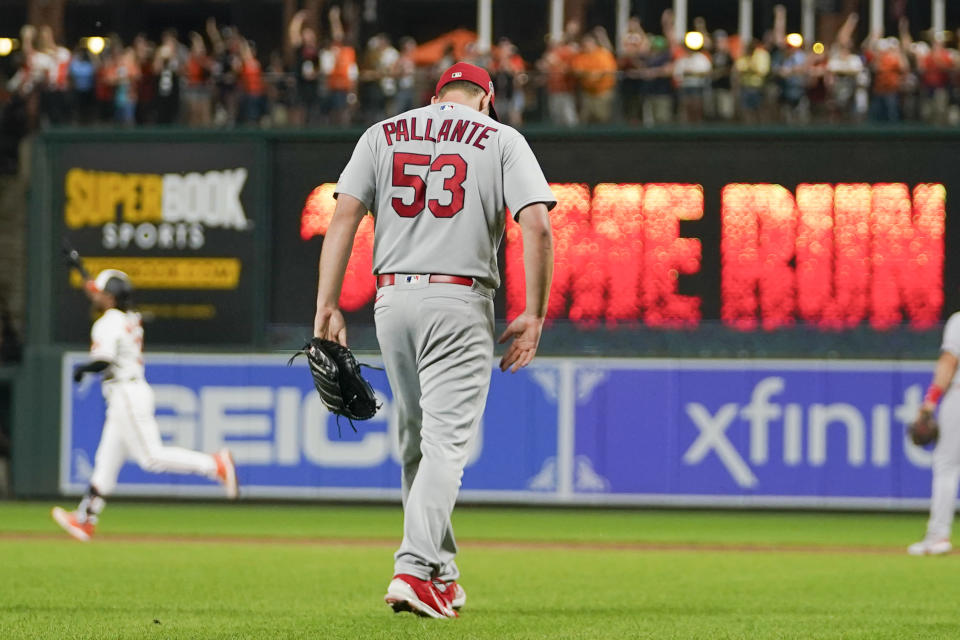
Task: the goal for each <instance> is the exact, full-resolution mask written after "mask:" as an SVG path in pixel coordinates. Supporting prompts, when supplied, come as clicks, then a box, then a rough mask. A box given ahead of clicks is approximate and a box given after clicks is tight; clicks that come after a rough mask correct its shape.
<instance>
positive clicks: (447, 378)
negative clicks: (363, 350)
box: [336, 102, 556, 581]
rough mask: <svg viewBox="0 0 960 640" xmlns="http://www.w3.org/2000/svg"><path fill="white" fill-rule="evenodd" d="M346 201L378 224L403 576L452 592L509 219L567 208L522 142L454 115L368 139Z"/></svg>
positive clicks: (495, 125) (446, 107)
mask: <svg viewBox="0 0 960 640" xmlns="http://www.w3.org/2000/svg"><path fill="white" fill-rule="evenodd" d="M336 193H337V194H341V193H345V194H348V195H351V196H353V197H355V198H357V199H358V200H360V201H361V202H363V203H364V204H365V205H366V206H367V208H368V209H369V210H370V211H371V212H372V213H373V215H374V217H375V220H376V224H375V232H374V249H373V270H374V273H375V274H377V275H378V276H379V280H380V288H379V289H378V291H377V298H376V302H375V305H374V317H375V322H376V328H377V339H378V341H379V343H380V348H381V351H382V353H383V360H384V364H385V367H386V371H387V377H388V378H389V380H390V386H391V388H392V389H393V394H394V403H395V406H396V408H397V412H398V418H399V437H400V452H401V457H402V465H403V473H402V489H403V491H402V495H403V504H404V530H403V542H402V543H401V545H400V549H399V550H398V551H397V553H396V555H395V556H394V558H395V572H396V573H398V574H410V575H412V576H415V577H417V578H420V579H422V580H430V579H433V578H438V579H440V580H444V581H450V580H455V579H457V578H458V576H459V570H458V569H457V566H456V563H455V562H454V556H455V555H456V552H457V546H456V542H455V540H454V536H453V527H452V525H451V523H450V516H451V514H452V512H453V507H454V503H455V502H456V498H457V494H458V492H459V489H460V479H461V477H462V475H463V469H464V466H465V465H466V461H467V444H468V443H469V442H470V440H471V438H472V437H473V436H474V434H475V432H476V428H477V425H478V423H479V421H480V418H481V416H482V414H483V408H484V405H485V403H486V397H487V390H488V388H489V386H490V372H491V367H492V363H493V328H494V320H493V290H494V289H495V288H496V287H497V286H499V284H500V276H499V269H498V267H497V249H498V247H499V245H500V241H501V239H502V237H503V231H504V227H505V225H506V216H505V210H506V209H507V208H509V209H510V211H512V212H513V214H514V215H516V214H517V213H519V212H520V211H521V210H522V209H523V208H524V207H526V206H528V205H531V204H535V203H545V204H546V205H547V206H548V207H553V206H554V205H555V204H556V201H555V199H554V197H553V194H552V193H551V191H550V187H549V185H548V184H547V182H546V180H545V179H544V177H543V172H542V171H541V169H540V166H539V164H538V163H537V160H536V157H534V155H533V152H532V151H531V150H530V147H529V145H527V142H526V140H524V138H523V136H521V135H520V133H518V132H517V131H516V130H515V129H513V128H511V127H509V126H507V125H504V124H502V123H500V122H497V121H495V120H493V119H492V118H489V117H487V116H486V115H484V114H482V113H480V112H479V111H476V110H474V109H471V108H470V107H467V106H465V105H461V104H455V103H450V102H441V103H438V104H434V105H430V106H427V107H422V108H419V109H413V110H411V111H407V112H405V113H403V114H400V115H398V116H395V117H393V118H390V119H387V120H384V121H383V122H380V123H378V124H376V125H374V126H372V127H370V128H369V129H368V130H367V131H366V132H365V133H364V135H363V136H362V137H361V138H360V140H359V142H358V143H357V146H356V148H355V149H354V152H353V156H352V157H351V158H350V161H349V163H348V164H347V166H346V168H345V169H344V170H343V173H342V174H341V176H340V180H339V182H338V183H337V189H336ZM390 276H392V280H393V283H392V284H391V283H390V282H389V279H388V280H385V278H389V277H390ZM431 276H433V277H434V280H447V282H438V281H434V282H431ZM451 276H454V277H455V278H451ZM450 280H456V281H458V282H461V284H456V283H451V282H450ZM471 281H472V284H471Z"/></svg>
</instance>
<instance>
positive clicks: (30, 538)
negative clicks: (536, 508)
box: [0, 532, 905, 555]
mask: <svg viewBox="0 0 960 640" xmlns="http://www.w3.org/2000/svg"><path fill="white" fill-rule="evenodd" d="M58 540H60V541H64V542H72V543H74V544H78V543H76V542H75V541H73V540H71V539H70V538H69V537H68V536H66V535H65V534H59V533H55V532H50V533H46V532H44V533H21V532H0V544H2V543H4V542H49V541H58ZM458 542H459V544H460V546H461V547H462V548H467V549H491V550H495V549H500V550H504V551H532V550H537V551H566V552H576V551H589V552H594V551H619V552H623V551H628V552H657V551H663V552H691V553H769V554H778V553H812V554H835V555H849V554H855V555H902V554H904V553H905V547H889V546H864V547H854V546H844V545H810V544H797V545H791V544H771V545H766V544H752V543H731V544H717V543H705V544H697V543H682V542H681V543H673V542H646V541H626V542H624V541H616V542H601V541H562V542H560V541H544V540H494V539H473V540H471V539H466V540H460V541H458ZM110 543H120V544H196V545H277V546H316V547H322V546H331V547H338V546H339V547H387V548H392V547H396V546H397V544H398V543H399V541H398V540H395V539H393V538H389V539H388V538H307V537H286V536H217V535H211V536H206V535H177V534H161V535H157V534H144V535H137V534H125V533H124V534H110V533H105V534H101V535H98V536H97V537H96V538H94V540H93V541H92V543H91V544H110Z"/></svg>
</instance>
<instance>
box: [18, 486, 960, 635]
mask: <svg viewBox="0 0 960 640" xmlns="http://www.w3.org/2000/svg"><path fill="white" fill-rule="evenodd" d="M51 506H52V505H50V504H41V503H2V502H0V638H3V639H7V638H30V639H34V638H57V639H60V638H164V639H166V638H269V639H271V640H272V639H279V638H440V637H442V638H448V637H449V638H458V639H460V638H497V639H500V638H503V639H513V638H584V639H587V638H751V639H752V638H865V639H866V638H871V639H873V638H956V637H960V613H957V602H960V575H958V573H960V555H957V556H948V557H938V558H912V557H908V556H907V555H906V554H905V553H903V552H902V550H903V548H904V547H905V545H906V544H907V543H909V542H912V541H914V540H915V539H916V538H917V536H919V535H920V534H921V533H922V530H923V525H924V518H923V516H922V515H917V514H890V515H876V514H835V513H831V514H813V513H793V514H782V513H744V512H691V511H598V510H531V509H494V508H461V509H459V510H458V513H457V515H456V517H455V524H456V526H457V533H458V536H459V540H460V544H461V556H460V565H461V569H462V571H463V579H462V583H463V585H464V587H465V588H466V590H467V593H468V601H467V606H466V607H465V608H464V610H463V612H462V616H461V618H460V619H459V620H456V621H433V620H422V619H420V618H415V617H413V616H411V615H409V614H401V615H394V614H392V613H391V612H390V610H389V608H388V607H387V606H386V605H385V604H383V601H382V596H383V592H384V589H385V587H386V584H387V582H388V581H389V578H390V574H391V567H392V557H391V556H392V552H393V549H394V547H395V545H396V543H397V539H398V536H399V531H400V524H401V518H400V511H399V509H398V508H392V507H324V506H315V505H282V506H265V505H245V504H240V505H229V506H228V505H219V504H218V505H208V504H188V505H183V504H177V505H171V504H154V505H150V504H146V505H145V504H132V503H120V502H115V503H113V504H111V505H110V507H109V508H108V510H107V512H106V513H105V514H104V520H103V522H102V524H101V527H100V531H98V536H97V539H96V540H95V541H94V542H93V543H90V544H81V543H77V542H74V541H73V540H71V539H69V538H67V537H66V536H65V535H60V533H59V529H58V528H56V526H55V525H54V524H53V523H52V521H50V520H49V515H48V513H49V509H50V507H51Z"/></svg>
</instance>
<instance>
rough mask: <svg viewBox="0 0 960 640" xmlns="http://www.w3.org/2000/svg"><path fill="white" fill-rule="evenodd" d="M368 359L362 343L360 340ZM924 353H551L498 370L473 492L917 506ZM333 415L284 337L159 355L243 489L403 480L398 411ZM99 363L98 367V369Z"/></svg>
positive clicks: (202, 483)
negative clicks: (263, 348) (885, 357)
mask: <svg viewBox="0 0 960 640" xmlns="http://www.w3.org/2000/svg"><path fill="white" fill-rule="evenodd" d="M83 357H84V354H67V355H66V356H65V357H64V366H63V433H62V442H61V471H60V473H61V481H60V486H61V489H62V490H63V491H64V492H65V493H73V494H76V493H80V492H82V491H83V490H84V489H85V488H86V486H87V482H88V479H89V476H90V473H91V471H92V465H93V462H94V459H95V454H96V447H97V443H98V441H99V437H100V430H101V428H102V424H103V415H104V414H103V411H104V406H103V399H102V396H101V394H100V388H99V384H98V383H97V382H95V381H93V380H90V382H89V383H87V384H85V385H81V386H77V385H74V384H73V383H72V381H71V379H70V373H71V372H72V369H73V365H74V364H75V363H77V362H80V361H81V360H82V359H83ZM361 359H363V358H361ZM930 369H931V365H930V364H928V363H903V362H887V361H883V362H881V361H872V362H864V361H860V362H849V361H848V362H844V363H825V362H822V361H821V362H817V361H811V362H806V361H764V360H729V361H720V360H581V359H562V360H561V359H549V358H545V359H541V360H539V361H538V362H537V364H536V365H535V366H533V367H531V368H529V369H527V370H524V371H521V372H520V373H517V374H515V375H509V374H502V373H500V372H499V371H494V372H493V373H492V384H491V389H490V396H489V400H488V402H487V410H486V413H485V414H484V418H483V424H482V425H481V428H480V435H479V437H478V438H477V439H476V441H475V443H474V446H473V448H472V451H471V453H470V461H469V463H468V467H467V469H466V471H465V473H464V477H463V486H462V498H463V499H464V500H475V501H514V502H549V503H569V504H576V503H598V504H678V505H743V506H751V505H757V506H759V505H777V506H843V507H921V506H924V505H925V504H926V499H927V497H928V496H929V485H930V471H929V467H930V464H931V455H930V452H929V451H928V450H924V449H920V448H918V447H915V446H914V445H912V444H911V443H910V442H909V440H908V439H907V438H906V437H905V435H904V434H905V425H906V424H907V423H908V422H909V421H910V420H911V419H912V418H913V417H914V416H915V415H916V411H917V408H918V406H919V404H920V402H921V398H922V389H923V388H924V386H925V385H926V384H927V383H928V382H929V379H930V375H931V373H930ZM367 373H369V377H370V378H371V383H372V384H373V386H374V388H375V390H376V391H377V394H378V396H379V399H380V401H381V402H382V404H383V406H382V408H381V409H380V411H379V413H378V414H377V416H376V417H375V418H374V419H373V420H370V421H368V422H363V423H357V432H356V433H355V432H354V431H353V430H352V429H351V427H350V424H349V422H347V421H346V420H344V419H341V420H340V423H339V425H338V423H337V419H336V416H331V415H330V414H329V413H328V412H327V411H326V409H325V408H324V407H323V405H322V404H321V402H320V400H319V397H318V396H317V394H316V392H315V390H314V389H313V386H312V381H311V380H310V376H309V374H308V373H307V371H306V365H305V364H301V363H295V364H294V366H292V367H288V366H287V365H286V357H285V356H280V355H262V356H247V355H244V356H240V355H236V356H224V355H209V356H208V355H195V356H174V355H154V356H151V357H149V358H148V360H147V380H148V382H150V384H151V386H152V387H153V389H154V393H155V400H156V407H157V422H158V424H159V427H160V431H161V434H162V436H163V438H164V440H165V441H166V442H167V443H169V444H176V445H179V446H184V447H188V448H193V449H199V450H202V451H215V450H217V449H219V448H220V447H224V446H226V447H229V448H230V449H231V450H232V451H233V453H234V456H235V458H236V461H237V464H238V468H239V476H240V481H241V494H242V495H245V496H249V497H290V498H296V497H302V498H323V497H327V498H357V499H382V498H391V499H392V498H398V497H399V479H400V467H399V455H398V451H397V438H396V429H397V422H396V413H395V410H394V407H393V404H392V395H391V393H390V388H389V385H388V384H387V380H386V376H385V375H384V374H383V372H380V371H375V370H371V371H369V372H367ZM88 378H89V377H88ZM117 493H121V494H127V495H156V494H172V495H182V496H188V495H189V496H219V495H220V489H219V487H217V486H216V485H215V484H213V483H212V482H209V481H207V480H205V479H203V478H199V477H192V476H175V475H165V474H160V475H157V474H150V473H146V472H144V471H142V470H140V469H139V468H137V467H136V465H135V464H133V463H132V462H131V463H129V464H127V465H125V466H124V468H123V470H122V472H121V474H120V481H119V485H118V491H117Z"/></svg>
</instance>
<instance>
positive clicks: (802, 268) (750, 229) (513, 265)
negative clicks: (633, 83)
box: [301, 183, 946, 331]
mask: <svg viewBox="0 0 960 640" xmlns="http://www.w3.org/2000/svg"><path fill="white" fill-rule="evenodd" d="M334 187H335V185H333V184H329V183H328V184H323V185H321V186H319V187H317V188H316V189H315V190H314V191H313V193H311V194H310V196H309V198H308V199H307V202H306V205H305V207H304V209H303V214H302V219H301V237H302V238H303V239H304V240H307V239H309V238H312V237H314V236H317V235H323V234H324V233H325V232H326V229H327V226H328V224H329V222H330V216H331V215H332V214H333V209H334V205H335V200H334V199H333V197H332V196H333V190H334ZM551 187H552V189H553V192H554V194H555V195H556V197H557V201H558V204H557V207H556V209H554V210H553V212H552V213H551V221H552V223H553V232H554V248H555V252H556V263H555V272H554V281H553V287H552V290H551V295H550V309H549V317H551V318H553V319H569V320H572V321H574V322H576V323H578V324H581V325H585V326H593V325H597V324H604V323H605V324H607V325H617V324H631V323H637V322H643V323H644V324H646V325H647V326H653V327H663V328H684V327H686V328H690V327H696V326H698V325H699V323H700V320H701V310H700V302H701V301H700V298H698V297H696V296H686V295H680V294H679V293H678V288H677V281H678V278H679V276H681V275H692V274H696V273H698V272H699V271H700V269H701V246H700V240H699V239H698V238H685V237H681V236H680V221H682V220H699V219H701V218H702V217H703V214H704V210H703V209H704V208H703V189H702V187H701V186H700V185H696V184H675V183H669V184H598V185H596V186H594V187H593V188H592V189H591V188H590V187H589V186H588V185H586V184H553V185H551ZM720 200H721V210H720V217H721V221H720V222H721V240H720V243H721V246H720V254H721V265H720V269H721V274H720V281H721V296H722V298H721V317H722V320H723V322H724V324H725V325H727V326H729V327H732V328H736V329H740V330H745V331H749V330H756V329H763V330H775V329H778V328H781V327H785V326H790V325H793V324H796V323H798V322H799V323H804V324H807V325H812V326H816V327H819V328H822V329H845V328H851V327H856V326H859V325H862V324H864V323H868V324H869V325H870V326H871V327H873V328H874V329H877V330H885V329H890V328H892V327H894V326H898V325H900V324H902V323H907V324H908V325H909V326H910V327H912V328H915V329H926V328H930V327H932V326H934V325H936V324H937V323H938V322H939V321H940V316H941V312H942V309H943V261H944V226H945V218H946V209H945V203H946V189H945V188H944V187H943V185H941V184H919V185H916V186H915V187H914V188H913V189H912V190H911V189H910V188H909V187H908V186H907V185H906V184H902V183H878V184H866V183H857V184H836V185H832V184H800V185H798V186H797V188H796V191H795V192H791V191H789V190H788V189H786V188H784V187H782V186H780V185H777V184H729V185H727V186H726V187H724V188H723V190H722V193H721V198H720ZM372 256H373V219H372V218H370V217H369V216H368V217H367V218H365V219H364V221H363V223H362V224H361V225H360V229H359V232H358V234H357V240H356V242H355V244H354V250H353V254H352V255H351V257H350V262H349V264H348V266H347V276H346V281H345V283H344V288H343V295H342V297H341V301H340V302H341V305H342V306H343V308H344V309H346V310H351V311H352V310H357V309H360V308H361V307H363V306H365V305H367V304H369V303H370V302H371V301H372V300H373V297H374V292H375V288H376V287H375V283H374V279H373V276H372V275H371V268H372V267H371V265H372ZM504 270H505V287H506V298H507V316H508V318H512V317H514V316H516V315H517V314H518V313H519V312H520V311H521V309H522V307H523V304H524V282H523V276H522V274H523V245H522V239H521V234H520V228H519V226H518V225H517V224H516V223H514V222H513V221H512V220H508V224H507V231H506V264H505V265H504Z"/></svg>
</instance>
